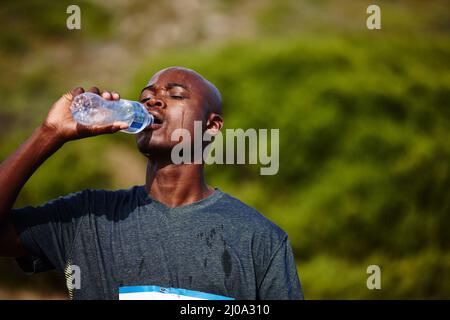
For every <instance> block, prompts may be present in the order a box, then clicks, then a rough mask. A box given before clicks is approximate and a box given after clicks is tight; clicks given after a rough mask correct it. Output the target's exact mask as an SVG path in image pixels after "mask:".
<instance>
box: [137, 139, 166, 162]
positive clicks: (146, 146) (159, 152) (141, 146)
mask: <svg viewBox="0 0 450 320" xmlns="http://www.w3.org/2000/svg"><path fill="white" fill-rule="evenodd" d="M137 147H138V150H139V152H140V153H142V154H143V155H144V156H146V157H147V158H151V157H161V156H166V157H168V158H170V156H171V153H172V148H173V146H172V145H168V144H158V143H155V142H153V141H152V142H150V143H139V141H138V143H137Z"/></svg>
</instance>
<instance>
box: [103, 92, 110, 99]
mask: <svg viewBox="0 0 450 320" xmlns="http://www.w3.org/2000/svg"><path fill="white" fill-rule="evenodd" d="M102 97H103V98H104V99H106V100H111V92H109V91H103V92H102Z"/></svg>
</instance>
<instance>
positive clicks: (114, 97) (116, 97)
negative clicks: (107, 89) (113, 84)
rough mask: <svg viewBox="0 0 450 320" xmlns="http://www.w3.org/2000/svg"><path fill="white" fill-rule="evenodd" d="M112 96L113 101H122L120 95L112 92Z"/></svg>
mask: <svg viewBox="0 0 450 320" xmlns="http://www.w3.org/2000/svg"><path fill="white" fill-rule="evenodd" d="M111 95H112V98H113V100H119V99H120V94H119V93H118V92H116V91H111Z"/></svg>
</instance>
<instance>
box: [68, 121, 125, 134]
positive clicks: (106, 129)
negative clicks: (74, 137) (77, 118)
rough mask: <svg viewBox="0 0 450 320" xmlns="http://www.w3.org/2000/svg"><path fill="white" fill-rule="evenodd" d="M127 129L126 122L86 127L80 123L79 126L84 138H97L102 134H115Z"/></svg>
mask: <svg viewBox="0 0 450 320" xmlns="http://www.w3.org/2000/svg"><path fill="white" fill-rule="evenodd" d="M126 128H128V124H127V123H126V122H114V123H112V124H107V125H94V126H85V125H82V124H79V123H78V124H77V129H78V132H79V133H81V134H82V135H83V136H96V135H100V134H107V133H114V132H117V131H119V130H123V129H126Z"/></svg>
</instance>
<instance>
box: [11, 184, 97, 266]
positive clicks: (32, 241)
mask: <svg viewBox="0 0 450 320" xmlns="http://www.w3.org/2000/svg"><path fill="white" fill-rule="evenodd" d="M88 208H89V206H88V191H87V190H84V191H80V192H77V193H72V194H69V195H67V196H64V197H59V198H57V199H54V200H52V201H49V202H47V203H45V204H43V205H41V206H37V207H33V206H27V207H24V208H20V209H13V210H12V220H13V223H14V226H15V228H16V231H17V233H18V235H19V237H20V241H21V243H22V245H23V246H24V247H25V248H26V249H27V250H28V252H29V253H30V255H29V256H26V257H22V258H18V259H17V262H18V264H19V266H20V267H21V268H22V270H23V271H25V272H26V273H37V272H42V271H46V270H50V269H54V268H56V269H58V270H63V269H64V267H65V264H66V262H67V259H68V257H69V256H70V251H71V248H72V244H73V241H74V238H75V235H76V231H77V228H78V225H79V223H80V222H81V220H82V217H83V216H84V215H85V214H87V213H88Z"/></svg>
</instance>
